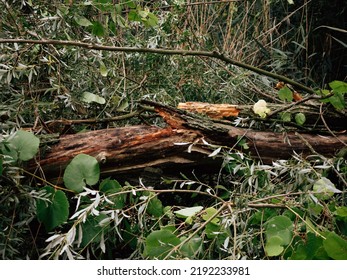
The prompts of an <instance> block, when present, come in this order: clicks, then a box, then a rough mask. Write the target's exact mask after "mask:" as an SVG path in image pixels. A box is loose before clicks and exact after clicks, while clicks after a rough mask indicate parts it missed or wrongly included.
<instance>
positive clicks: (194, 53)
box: [0, 38, 315, 94]
mask: <svg viewBox="0 0 347 280" xmlns="http://www.w3.org/2000/svg"><path fill="white" fill-rule="evenodd" d="M5 43H6V44H8V43H20V44H40V45H65V46H75V47H80V48H85V49H94V50H102V51H112V52H128V53H156V54H162V55H183V56H185V55H187V56H204V57H210V58H216V59H219V60H221V61H224V62H226V63H228V64H232V65H235V66H238V67H241V68H244V69H248V70H251V71H253V72H255V73H258V74H260V75H264V76H268V77H271V78H274V79H276V80H279V81H283V82H285V83H287V84H290V85H292V86H294V87H296V88H297V89H300V90H302V91H305V92H307V93H310V94H315V92H314V90H313V89H311V88H309V87H307V86H305V85H303V84H301V83H298V82H296V81H293V80H291V79H289V78H287V77H285V76H282V75H278V74H275V73H272V72H269V71H266V70H264V69H260V68H258V67H255V66H252V65H249V64H246V63H243V62H240V61H236V60H233V59H231V58H230V57H228V56H226V55H224V54H222V53H220V52H218V51H213V52H208V51H194V50H173V49H160V48H136V47H115V46H106V45H100V44H94V43H85V42H79V41H65V40H50V39H47V40H46V39H45V40H32V39H19V38H18V39H0V44H5Z"/></svg>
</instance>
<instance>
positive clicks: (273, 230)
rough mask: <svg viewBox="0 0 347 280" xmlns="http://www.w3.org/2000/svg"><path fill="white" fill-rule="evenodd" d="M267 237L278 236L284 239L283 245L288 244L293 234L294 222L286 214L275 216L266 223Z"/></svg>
mask: <svg viewBox="0 0 347 280" xmlns="http://www.w3.org/2000/svg"><path fill="white" fill-rule="evenodd" d="M265 234H266V238H267V240H269V239H270V238H271V237H273V236H278V237H280V238H281V239H282V240H283V243H282V245H288V244H289V243H290V241H291V239H292V236H293V222H292V221H291V220H290V219H289V218H288V217H286V216H275V217H273V218H271V219H270V220H269V221H268V222H267V223H266V231H265Z"/></svg>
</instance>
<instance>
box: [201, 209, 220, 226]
mask: <svg viewBox="0 0 347 280" xmlns="http://www.w3.org/2000/svg"><path fill="white" fill-rule="evenodd" d="M204 212H205V214H203V215H202V218H203V219H204V220H205V221H207V220H209V219H210V218H211V217H212V216H214V215H215V214H216V213H217V209H215V208H213V207H209V208H207V209H206V210H205V211H204ZM210 223H212V224H215V225H219V218H217V217H215V218H213V219H212V220H211V222H210Z"/></svg>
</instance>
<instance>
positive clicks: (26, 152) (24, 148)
mask: <svg viewBox="0 0 347 280" xmlns="http://www.w3.org/2000/svg"><path fill="white" fill-rule="evenodd" d="M7 141H8V145H7V148H9V149H3V153H4V154H6V155H10V156H12V157H13V160H14V161H17V160H18V159H20V160H22V161H27V160H30V159H32V158H34V156H35V155H36V154H37V152H38V150H39V145H40V140H39V138H37V137H36V136H35V135H34V134H32V133H31V132H28V131H24V130H18V131H17V132H16V133H15V134H13V135H11V136H10V137H9V138H8V139H7Z"/></svg>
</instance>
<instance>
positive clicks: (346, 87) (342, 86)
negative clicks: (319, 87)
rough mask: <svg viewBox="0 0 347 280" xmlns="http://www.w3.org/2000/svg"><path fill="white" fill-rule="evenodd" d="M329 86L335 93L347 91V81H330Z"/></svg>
mask: <svg viewBox="0 0 347 280" xmlns="http://www.w3.org/2000/svg"><path fill="white" fill-rule="evenodd" d="M329 86H330V87H331V89H332V90H333V91H334V92H335V93H340V94H344V93H347V83H345V82H342V81H332V82H330V83H329Z"/></svg>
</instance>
